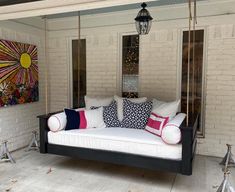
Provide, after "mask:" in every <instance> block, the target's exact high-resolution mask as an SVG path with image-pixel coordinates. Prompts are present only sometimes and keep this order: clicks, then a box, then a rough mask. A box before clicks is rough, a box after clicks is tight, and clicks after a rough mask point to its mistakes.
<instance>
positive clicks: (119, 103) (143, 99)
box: [114, 95, 147, 122]
mask: <svg viewBox="0 0 235 192" xmlns="http://www.w3.org/2000/svg"><path fill="white" fill-rule="evenodd" d="M123 99H128V100H129V101H131V102H134V103H143V102H146V101H147V97H141V98H123V97H119V96H117V95H114V100H115V101H116V102H117V113H118V120H119V121H120V122H121V121H122V120H123Z"/></svg>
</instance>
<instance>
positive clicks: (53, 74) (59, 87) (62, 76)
mask: <svg viewBox="0 0 235 192" xmlns="http://www.w3.org/2000/svg"><path fill="white" fill-rule="evenodd" d="M47 50H48V54H47V57H48V58H47V59H48V63H49V65H48V80H49V83H48V84H49V95H48V99H49V111H51V112H52V111H59V110H62V109H63V108H64V107H67V105H68V94H67V93H68V78H69V76H68V67H69V64H68V62H67V60H68V59H67V57H68V52H69V50H68V47H67V40H66V37H63V36H60V37H53V33H52V34H51V33H49V38H48V49H47Z"/></svg>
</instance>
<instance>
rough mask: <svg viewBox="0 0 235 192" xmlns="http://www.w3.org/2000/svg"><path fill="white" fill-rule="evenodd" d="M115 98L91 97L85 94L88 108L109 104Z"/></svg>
mask: <svg viewBox="0 0 235 192" xmlns="http://www.w3.org/2000/svg"><path fill="white" fill-rule="evenodd" d="M112 100H113V97H104V98H102V97H89V96H87V95H86V96H85V105H86V109H87V110H88V109H91V107H92V106H93V107H102V106H107V105H109V104H110V103H111V102H112Z"/></svg>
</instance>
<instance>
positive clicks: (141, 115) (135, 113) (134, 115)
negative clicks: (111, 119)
mask: <svg viewBox="0 0 235 192" xmlns="http://www.w3.org/2000/svg"><path fill="white" fill-rule="evenodd" d="M151 110H152V102H151V101H148V102H144V103H134V102H131V101H129V100H127V99H124V100H123V115H124V117H123V121H122V122H121V127H125V128H134V129H144V128H145V126H146V123H147V121H148V118H149V116H150V112H151Z"/></svg>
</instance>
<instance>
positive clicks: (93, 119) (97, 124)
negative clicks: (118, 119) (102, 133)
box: [85, 107, 105, 128]
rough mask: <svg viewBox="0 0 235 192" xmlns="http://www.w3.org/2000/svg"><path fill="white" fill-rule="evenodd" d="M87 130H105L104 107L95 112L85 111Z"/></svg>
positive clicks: (94, 110)
mask: <svg viewBox="0 0 235 192" xmlns="http://www.w3.org/2000/svg"><path fill="white" fill-rule="evenodd" d="M85 117H86V122H87V128H104V127H105V123H104V120H103V107H100V108H98V109H93V110H91V109H90V110H85Z"/></svg>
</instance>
